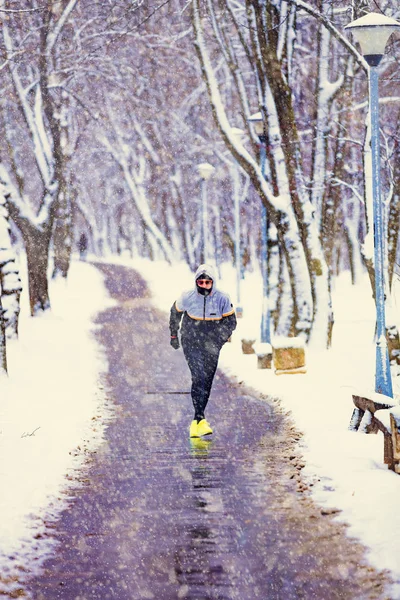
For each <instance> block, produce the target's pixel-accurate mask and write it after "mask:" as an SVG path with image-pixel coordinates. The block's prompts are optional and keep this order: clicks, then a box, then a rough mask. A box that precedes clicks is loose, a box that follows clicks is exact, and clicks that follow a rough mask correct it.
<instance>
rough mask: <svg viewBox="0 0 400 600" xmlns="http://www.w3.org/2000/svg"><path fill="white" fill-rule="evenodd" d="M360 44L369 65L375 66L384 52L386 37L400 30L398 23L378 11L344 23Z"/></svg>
mask: <svg viewBox="0 0 400 600" xmlns="http://www.w3.org/2000/svg"><path fill="white" fill-rule="evenodd" d="M345 29H347V30H348V31H350V32H351V33H352V34H353V35H354V37H355V39H356V41H357V42H358V43H359V44H360V46H361V52H362V54H363V56H364V58H365V60H366V61H367V63H368V64H369V65H370V67H376V66H377V65H379V63H380V62H381V59H382V56H383V55H384V54H385V48H386V44H387V41H388V39H389V38H390V36H391V35H392V33H393V32H394V31H400V23H399V22H398V21H396V20H395V19H391V18H390V17H386V16H385V15H382V14H380V13H369V14H367V15H364V16H363V17H361V18H360V19H356V20H355V21H353V22H352V23H349V24H348V25H346V27H345Z"/></svg>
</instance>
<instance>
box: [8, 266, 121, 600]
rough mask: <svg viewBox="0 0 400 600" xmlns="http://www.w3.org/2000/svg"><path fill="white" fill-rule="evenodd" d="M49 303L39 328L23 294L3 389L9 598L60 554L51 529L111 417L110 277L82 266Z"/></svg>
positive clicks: (61, 284) (59, 285) (54, 286)
mask: <svg viewBox="0 0 400 600" xmlns="http://www.w3.org/2000/svg"><path fill="white" fill-rule="evenodd" d="M24 289H25V290H26V289H27V288H26V286H25V288H24ZM50 294H51V303H52V310H51V311H50V312H49V313H48V314H45V315H43V316H40V317H37V318H31V317H30V316H29V307H28V305H27V304H28V298H27V292H23V294H22V297H21V299H22V310H21V318H20V326H19V340H18V341H12V342H9V343H8V369H9V376H8V377H6V376H3V377H2V378H1V379H0V388H1V402H0V481H1V494H0V514H1V519H0V595H1V592H2V591H4V592H5V591H8V592H10V591H12V590H13V588H18V584H17V582H16V581H15V579H16V578H17V577H18V574H19V571H20V567H27V566H28V565H29V567H28V568H29V571H30V572H32V571H35V568H36V567H37V566H39V565H40V563H41V561H42V560H43V557H44V555H45V553H46V552H48V551H51V547H49V542H48V541H45V540H44V539H41V532H42V531H43V523H42V519H46V521H51V520H54V519H56V518H57V515H58V514H59V513H60V512H61V510H63V509H64V508H65V506H66V500H65V497H66V494H65V492H66V490H67V488H68V487H70V486H71V485H72V481H73V478H74V474H76V470H77V469H79V468H81V467H82V465H83V463H84V461H85V458H86V457H87V453H88V452H89V451H93V450H95V449H96V447H97V446H98V445H99V444H100V443H101V440H102V436H103V432H104V428H105V423H106V421H107V419H108V418H109V417H110V415H111V412H110V407H108V406H107V402H106V399H105V394H104V392H103V391H102V385H101V381H100V378H101V374H102V373H103V372H106V371H107V363H106V359H105V357H104V355H103V353H102V351H101V349H100V346H99V344H98V343H97V342H96V341H95V339H94V335H93V332H94V331H95V325H94V324H93V319H94V317H95V315H96V313H97V312H98V311H101V310H103V309H104V308H105V307H106V306H109V305H111V300H110V299H109V298H107V294H106V291H105V288H104V285H103V278H102V276H101V275H100V274H99V272H98V271H97V270H96V269H95V268H94V267H92V266H90V265H87V264H84V263H74V264H73V265H72V269H71V274H70V277H69V279H68V281H67V282H65V281H57V282H52V283H51V287H50ZM15 597H16V596H15Z"/></svg>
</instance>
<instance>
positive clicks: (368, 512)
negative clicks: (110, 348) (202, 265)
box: [0, 259, 400, 600]
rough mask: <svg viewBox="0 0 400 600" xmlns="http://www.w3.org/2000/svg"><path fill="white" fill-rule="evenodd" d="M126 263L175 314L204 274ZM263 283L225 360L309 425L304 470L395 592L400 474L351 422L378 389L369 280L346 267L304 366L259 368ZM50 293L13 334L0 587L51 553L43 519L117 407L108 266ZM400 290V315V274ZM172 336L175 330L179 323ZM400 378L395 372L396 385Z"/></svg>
mask: <svg viewBox="0 0 400 600" xmlns="http://www.w3.org/2000/svg"><path fill="white" fill-rule="evenodd" d="M116 262H120V263H124V264H126V265H127V266H132V267H134V268H136V269H137V270H138V271H139V272H141V273H142V275H143V276H144V277H145V279H146V280H147V281H148V282H149V285H150V288H151V290H152V293H153V301H154V304H155V305H156V306H157V307H159V308H160V309H161V310H164V311H165V312H167V313H168V312H169V309H170V306H171V305H172V303H173V301H174V300H175V299H176V298H177V297H178V296H179V295H180V293H181V292H182V291H183V290H185V289H188V288H190V287H192V285H193V276H192V273H191V272H190V271H189V269H188V267H187V266H186V265H184V264H179V265H174V266H173V267H170V266H168V265H167V264H165V263H151V262H149V261H146V260H134V261H132V260H127V259H124V260H118V261H116ZM235 285H236V284H235V274H234V270H233V269H232V268H231V267H229V266H224V267H223V268H222V278H221V283H220V287H221V289H223V290H224V291H226V292H228V293H229V294H230V296H231V298H232V300H233V301H234V302H235V296H236V293H235ZM396 285H397V284H396ZM261 290H262V288H261V281H260V276H259V274H256V273H252V274H247V275H246V279H245V280H244V281H242V283H241V298H242V302H241V304H242V307H243V311H244V316H243V319H241V320H240V321H239V324H238V328H237V330H236V332H235V334H234V335H233V340H232V343H230V344H226V345H225V346H224V348H223V350H222V353H221V360H220V366H221V367H222V368H223V369H224V370H225V371H226V372H227V373H228V374H230V375H232V376H235V377H237V378H238V380H239V381H243V382H245V383H246V384H248V385H251V386H253V387H254V388H255V389H257V390H259V391H261V392H263V393H265V394H269V395H271V396H274V397H276V398H280V399H281V401H282V407H283V408H284V409H286V410H287V411H288V412H289V413H291V416H292V418H293V420H294V422H295V423H296V425H297V428H298V429H300V430H301V431H302V432H303V433H304V437H303V438H302V442H301V449H302V452H303V454H304V456H305V459H306V463H307V466H306V468H305V469H304V470H303V474H304V476H305V477H307V479H308V481H309V482H310V483H312V484H313V486H312V490H313V492H312V493H313V497H314V498H315V500H316V501H317V502H318V503H319V504H320V505H321V506H324V507H329V508H338V509H340V510H341V512H340V513H339V515H338V517H337V518H338V519H341V520H343V521H345V522H347V523H349V530H348V531H349V535H351V536H355V537H358V538H359V539H360V540H361V541H362V542H363V543H364V544H365V545H366V546H367V547H368V548H369V549H370V553H369V558H370V561H371V563H372V564H373V565H375V566H376V567H377V568H380V569H385V568H386V569H389V570H390V571H391V572H392V574H393V576H394V578H395V579H396V580H397V581H398V582H399V587H398V588H393V590H392V591H391V596H390V597H391V598H392V599H393V600H396V599H400V559H399V558H398V557H399V556H400V538H399V536H398V535H397V532H398V531H399V530H400V510H399V509H398V498H399V492H400V477H399V476H398V475H396V474H394V473H392V472H390V471H388V470H387V467H386V466H385V465H384V464H383V440H382V438H381V434H379V435H376V436H375V435H363V434H361V433H353V432H349V431H348V425H349V421H350V417H351V414H352V400H351V393H352V391H353V390H359V389H361V390H368V389H370V390H373V388H374V369H375V365H374V362H375V346H374V343H373V329H374V317H375V312H374V306H373V301H372V295H371V290H370V287H369V283H368V280H367V278H365V281H364V282H363V284H362V285H360V286H357V287H356V288H355V287H353V286H351V285H350V282H349V279H348V277H347V275H346V274H344V275H343V276H341V277H340V278H339V280H338V281H337V282H336V287H335V289H334V291H333V297H334V310H335V327H334V339H333V348H332V349H331V350H330V351H325V352H320V353H319V354H313V353H310V352H309V351H308V352H307V373H306V374H302V375H300V374H298V375H281V376H277V375H275V374H274V372H273V371H271V370H259V369H257V362H256V361H257V359H256V357H255V356H254V355H243V354H242V352H241V339H242V337H246V338H248V337H250V338H257V337H258V332H259V322H260V314H261ZM50 296H51V302H52V310H51V312H50V313H49V314H46V315H44V316H42V317H40V318H34V319H32V318H30V317H29V316H28V308H27V293H26V292H25V293H24V294H23V300H24V301H23V312H22V314H21V321H20V339H19V341H18V342H12V343H11V344H9V349H8V360H9V377H8V378H6V377H4V378H2V379H0V386H1V392H2V393H1V396H2V400H1V403H0V477H1V483H2V486H1V487H2V494H1V497H0V511H1V515H2V518H1V520H0V548H1V551H0V593H1V591H3V590H4V591H5V590H6V589H7V590H8V591H10V590H11V589H12V587H13V585H14V586H16V584H14V583H13V578H14V577H17V576H18V573H19V574H20V571H19V568H20V567H22V568H24V567H26V568H28V569H29V571H30V572H32V570H33V569H35V565H36V566H37V567H39V566H40V563H41V561H42V560H43V557H44V555H45V553H46V552H49V551H50V552H51V546H49V542H48V541H46V538H43V539H42V538H41V532H42V531H43V524H42V520H43V519H45V520H46V521H52V520H54V519H56V518H57V515H59V514H60V512H61V510H63V509H64V508H65V507H66V502H67V500H66V491H67V489H68V487H70V486H73V485H76V483H74V476H76V474H77V470H78V472H79V469H81V468H82V467H83V465H84V461H85V458H86V457H87V455H88V452H90V451H92V450H95V449H96V447H97V446H98V445H99V444H100V443H101V440H102V439H103V435H104V430H105V427H106V424H107V420H108V419H109V418H111V415H112V407H110V406H109V405H108V404H107V401H106V398H105V393H104V392H103V390H102V385H101V380H102V374H103V373H104V372H105V371H106V370H107V363H106V359H105V356H104V354H103V352H102V350H101V348H100V346H99V344H98V343H97V342H96V341H95V338H94V331H95V329H96V325H94V323H93V321H94V319H95V315H96V314H97V313H98V312H99V311H101V310H103V309H105V308H106V307H107V306H111V305H112V304H113V303H112V301H111V300H110V298H109V297H108V295H107V293H106V291H105V287H104V285H103V278H102V276H101V275H100V274H99V272H98V271H97V270H96V269H95V268H94V267H92V266H90V265H88V264H85V263H82V262H79V261H74V262H73V264H72V268H71V272H70V276H69V278H68V281H67V282H63V281H58V282H56V283H54V282H52V283H51V287H50ZM396 298H397V302H398V304H397V305H395V306H394V310H395V314H396V315H397V317H398V319H399V320H400V317H399V315H400V282H399V284H398V285H397V289H396V295H395V300H396ZM165 335H166V338H167V339H168V336H169V332H168V330H166V332H165ZM171 352H174V351H173V350H172V349H171ZM399 382H400V376H395V377H394V384H395V390H394V391H395V393H397V394H399V393H400V386H399ZM211 402H212V398H211ZM75 479H76V477H75ZM78 485H79V483H78ZM28 565H29V566H28ZM7 579H8V581H7Z"/></svg>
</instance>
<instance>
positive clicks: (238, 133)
mask: <svg viewBox="0 0 400 600" xmlns="http://www.w3.org/2000/svg"><path fill="white" fill-rule="evenodd" d="M231 133H232V135H233V137H234V139H235V140H236V141H237V142H238V143H240V142H241V141H242V138H243V135H244V131H243V129H239V128H238V127H232V130H231ZM233 177H234V180H233V202H234V217H235V265H236V316H237V317H239V318H240V317H243V308H242V307H241V300H240V279H241V276H242V265H241V262H242V261H241V256H240V206H239V194H240V182H239V172H238V169H237V167H236V166H235V168H234V171H233Z"/></svg>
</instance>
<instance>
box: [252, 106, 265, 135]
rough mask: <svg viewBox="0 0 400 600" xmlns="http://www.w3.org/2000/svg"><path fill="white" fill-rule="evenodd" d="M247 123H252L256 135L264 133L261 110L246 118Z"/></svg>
mask: <svg viewBox="0 0 400 600" xmlns="http://www.w3.org/2000/svg"><path fill="white" fill-rule="evenodd" d="M248 121H249V123H253V125H254V130H255V132H256V134H257V135H258V137H260V136H262V135H264V121H263V118H262V114H261V112H258V113H254V115H251V117H249V118H248Z"/></svg>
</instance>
